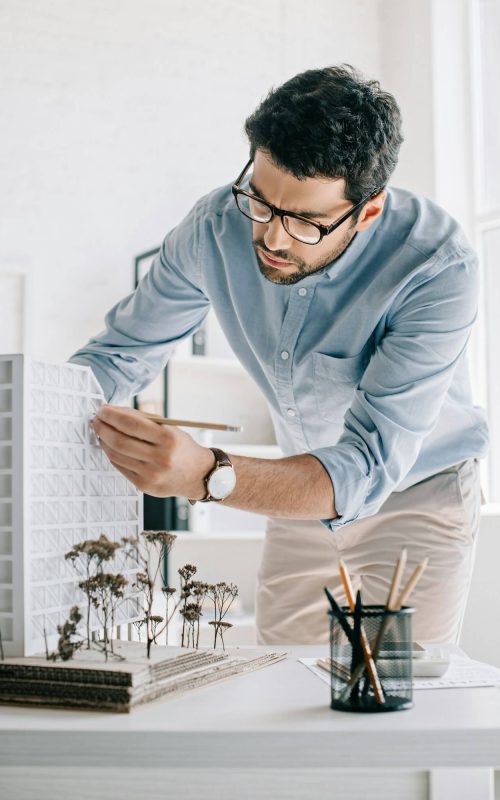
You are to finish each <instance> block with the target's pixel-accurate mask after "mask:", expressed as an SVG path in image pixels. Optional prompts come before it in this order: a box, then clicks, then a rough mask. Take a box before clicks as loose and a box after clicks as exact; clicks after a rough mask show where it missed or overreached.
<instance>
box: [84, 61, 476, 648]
mask: <svg viewBox="0 0 500 800" xmlns="http://www.w3.org/2000/svg"><path fill="white" fill-rule="evenodd" d="M246 132H247V135H248V138H249V141H250V160H249V162H248V163H247V164H246V165H245V167H244V169H243V170H242V171H241V173H240V175H239V177H238V178H237V180H236V181H235V184H234V185H233V186H225V187H223V188H221V189H217V190H215V191H214V192H212V193H211V194H209V195H207V196H206V197H204V198H202V199H201V200H200V201H199V202H198V203H197V204H196V205H195V207H194V208H193V210H192V211H191V213H190V214H189V215H188V216H187V218H186V219H185V220H184V221H183V222H181V223H180V225H179V226H178V227H177V228H175V229H174V230H173V231H171V232H170V233H169V234H168V235H167V237H166V239H165V240H164V242H163V245H162V248H161V252H160V254H159V256H158V258H157V259H156V260H155V262H154V264H153V266H152V268H151V270H150V271H149V273H148V275H147V276H146V277H145V278H144V279H143V281H142V282H141V284H140V286H139V288H138V289H137V290H136V292H135V293H134V294H132V295H130V296H129V297H127V298H125V299H124V300H122V301H121V302H120V303H118V305H117V306H115V307H114V308H113V309H112V310H111V311H110V312H109V314H108V315H107V317H106V326H107V327H106V330H105V331H104V332H103V333H101V334H100V335H99V336H98V337H96V338H95V339H93V340H91V341H90V342H89V343H88V345H87V346H86V347H84V348H83V349H82V350H80V351H78V353H76V354H75V356H74V357H73V361H75V362H77V363H81V364H88V365H90V366H91V367H92V369H93V370H94V372H95V374H96V376H97V378H98V380H99V381H100V383H101V385H102V387H103V390H104V392H105V395H106V397H107V399H108V401H111V402H113V403H116V402H120V401H123V400H125V399H126V398H127V397H128V396H129V395H130V394H133V393H137V392H138V391H140V389H141V388H143V387H144V386H145V385H147V384H148V382H150V381H151V380H152V378H153V377H154V375H155V374H156V373H157V372H158V370H159V369H160V368H161V367H163V365H164V364H165V362H166V361H167V358H168V355H169V354H170V352H171V351H172V348H173V346H174V345H175V343H176V342H177V341H179V339H181V338H182V337H184V336H188V335H190V334H192V333H193V332H194V331H195V330H196V329H197V328H198V327H199V326H200V325H201V324H202V322H203V320H204V318H205V316H206V314H207V311H208V308H209V306H210V305H212V306H213V308H214V310H215V313H216V315H217V317H218V319H219V322H220V324H221V326H222V328H223V330H224V332H225V334H226V336H227V338H228V340H229V342H230V343H231V346H232V348H233V350H234V352H235V353H236V355H237V357H238V358H239V359H240V361H241V362H242V364H243V365H244V366H245V367H246V369H247V370H248V372H249V373H250V375H251V376H252V377H253V378H254V379H255V380H256V382H257V383H258V384H259V386H260V388H261V389H262V391H263V393H264V394H265V396H266V398H267V400H268V402H269V406H270V409H271V413H272V416H273V420H274V424H275V428H276V434H277V439H278V443H279V444H280V446H281V448H282V450H283V453H284V457H283V458H280V459H277V460H262V459H253V458H244V457H240V456H232V455H228V454H224V453H220V452H215V453H214V452H213V451H211V450H210V449H208V448H204V447H202V446H200V445H199V444H197V443H196V442H195V441H194V440H193V439H192V438H191V437H190V436H189V435H188V434H187V433H185V432H184V431H181V430H179V429H177V428H172V427H166V426H164V427H160V426H158V425H156V424H155V423H153V422H151V421H149V420H147V419H145V418H142V417H141V416H140V415H139V414H138V413H137V412H134V411H132V410H131V409H126V408H113V407H111V406H105V407H104V408H103V409H102V411H101V412H100V413H99V415H98V417H97V419H96V420H95V423H94V426H95V430H96V432H97V434H98V435H99V437H100V439H101V444H102V447H103V449H104V451H105V452H106V453H107V455H108V456H109V458H110V460H111V462H112V463H113V464H114V465H115V466H116V467H117V468H118V469H119V470H120V471H121V472H122V473H123V474H124V475H126V477H127V478H129V479H130V480H131V481H132V482H133V483H135V484H136V485H137V486H138V487H139V488H140V489H142V490H144V491H145V492H147V493H149V494H153V495H157V496H171V495H174V496H175V495H177V496H185V497H188V498H190V499H192V500H198V501H202V500H212V501H217V500H218V501H220V502H223V503H224V505H228V506H234V507H236V508H241V509H245V510H249V511H254V512H258V513H261V514H267V515H269V517H270V521H269V525H268V530H267V536H266V543H265V548H264V556H263V562H262V566H261V569H260V573H259V580H258V589H257V626H258V631H259V641H260V642H262V643H278V642H303V643H312V642H320V641H325V640H326V638H327V625H326V622H325V620H326V617H325V610H326V606H325V600H324V595H323V586H325V585H328V586H330V587H332V588H333V590H334V592H335V594H336V595H337V597H338V599H339V601H344V602H345V598H343V595H342V591H341V583H340V579H339V577H338V569H337V566H338V560H339V557H341V556H342V557H343V558H344V559H345V560H346V562H347V563H348V565H349V568H350V571H351V573H352V578H353V583H354V586H355V589H357V588H358V587H361V589H362V592H363V601H364V603H383V602H384V600H385V598H386V596H387V591H388V587H389V583H390V579H391V574H392V569H393V565H394V562H395V560H396V558H397V557H398V556H399V554H400V551H401V549H402V547H403V546H407V548H408V568H407V569H408V572H409V570H410V569H411V568H413V567H414V566H415V564H417V563H418V562H420V561H422V560H423V558H424V557H426V556H428V557H429V566H428V568H427V570H426V572H425V574H424V577H423V578H422V580H421V582H420V584H419V586H418V588H417V590H416V591H415V592H414V594H413V596H412V603H413V604H414V605H415V606H416V607H417V611H418V613H417V615H416V620H415V623H416V624H415V635H416V637H417V638H421V639H425V640H427V641H430V640H434V641H439V640H440V641H454V640H456V638H457V636H458V632H459V627H460V622H461V619H462V616H463V611H464V604H465V599H466V595H467V590H468V584H469V579H470V573H471V568H472V554H473V544H474V540H475V536H476V533H477V528H478V512H479V502H480V500H479V494H480V490H479V478H478V468H477V459H478V458H480V457H482V456H483V455H484V453H485V448H486V439H487V431H486V423H485V420H484V416H483V413H482V412H481V410H479V409H478V408H476V407H474V406H473V405H472V400H471V394H470V388H469V379H468V372H467V366H466V360H465V358H466V357H465V348H466V344H467V341H468V338H469V334H470V330H471V326H472V324H473V322H474V318H475V316H476V305H477V293H478V269H477V264H476V259H475V257H474V254H473V252H472V251H471V249H470V247H469V245H468V244H467V242H466V241H465V239H464V237H463V235H462V233H461V231H460V229H459V227H458V225H457V224H456V222H455V221H454V220H453V219H451V218H450V217H449V216H448V215H447V214H446V213H445V212H444V211H443V210H441V209H440V208H438V207H437V206H436V205H434V204H433V203H431V202H430V201H428V200H425V199H424V198H421V197H417V196H415V195H412V194H411V193H409V192H406V191H402V190H398V189H392V188H391V189H388V188H387V183H388V180H389V178H390V175H391V173H392V171H393V169H394V167H395V165H396V162H397V156H398V152H399V147H400V144H401V142H402V137H401V131H400V113H399V109H398V107H397V104H396V102H395V100H394V98H393V97H392V96H391V95H390V94H387V93H386V92H383V91H382V90H381V88H380V86H379V84H378V83H377V82H375V81H367V80H365V79H363V78H362V77H361V76H360V75H359V74H358V73H357V72H356V71H355V70H354V69H352V68H350V67H345V66H343V67H332V68H326V69H318V70H310V71H308V72H305V73H303V74H301V75H297V76H296V77H295V78H293V79H291V80H290V81H288V82H287V83H285V84H284V85H283V86H281V87H279V88H278V89H276V90H275V91H272V92H271V93H270V94H269V96H268V97H267V98H266V99H265V100H264V101H263V102H262V104H261V105H260V106H259V108H258V109H257V110H256V111H255V113H254V114H253V115H252V116H250V117H249V119H248V120H247V121H246Z"/></svg>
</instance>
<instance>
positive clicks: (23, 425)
mask: <svg viewBox="0 0 500 800" xmlns="http://www.w3.org/2000/svg"><path fill="white" fill-rule="evenodd" d="M102 400H103V398H102V394H101V390H100V387H99V385H98V384H97V382H96V381H95V378H94V377H93V375H92V372H91V370H90V369H88V368H86V367H79V366H76V365H70V364H64V365H62V366H59V365H55V364H47V363H43V362H40V361H35V360H31V359H29V358H27V357H26V356H21V355H14V356H8V355H6V356H0V629H1V632H2V640H3V646H4V650H5V653H6V655H31V654H32V653H35V652H39V651H41V650H43V649H44V638H43V634H44V627H45V629H46V631H47V634H48V636H49V645H50V646H54V644H55V642H56V640H57V634H56V631H57V625H58V624H61V623H62V622H64V620H65V619H66V618H67V616H68V611H69V609H70V607H71V606H72V605H74V604H75V603H77V604H79V605H80V608H81V609H83V608H84V602H85V600H84V596H83V594H82V592H81V590H80V589H79V587H78V580H79V579H78V577H77V576H76V574H75V571H74V569H73V568H72V566H71V564H70V563H69V562H67V561H65V559H64V554H65V553H66V552H68V550H70V549H71V547H72V546H73V545H74V544H75V543H77V542H80V541H83V540H84V539H88V538H98V537H99V536H100V534H101V533H105V534H106V535H107V536H108V538H110V539H113V540H118V539H119V538H120V537H121V536H125V535H127V536H131V535H132V536H133V535H137V534H138V533H139V529H140V518H141V498H140V495H139V493H138V491H137V489H136V488H135V487H134V486H133V485H132V484H131V483H130V482H129V481H127V480H126V479H125V478H124V477H123V476H122V475H120V473H118V472H117V471H116V470H115V469H114V468H113V467H112V465H111V464H110V463H109V461H108V460H107V458H106V456H105V455H104V453H103V452H102V451H101V450H100V448H99V447H98V446H97V444H96V443H95V442H94V441H93V437H92V432H91V431H90V428H89V425H88V420H89V419H90V418H91V417H92V416H93V415H94V414H95V411H96V409H97V408H98V407H99V405H100V403H101V402H102ZM115 568H116V569H119V570H120V571H121V572H122V573H124V574H125V575H126V576H127V577H129V580H130V577H131V576H132V575H133V573H132V572H131V565H130V564H126V563H123V562H121V561H120V560H119V559H116V560H115V562H114V563H113V571H114V570H115ZM130 583H131V581H130ZM139 614H140V608H139V603H138V599H137V597H135V596H134V595H133V592H132V590H130V592H129V596H128V598H127V600H126V601H125V602H124V603H123V604H122V605H121V607H120V610H119V612H118V616H117V623H118V624H122V623H124V622H127V621H130V620H132V619H136V618H137V617H138V615H139ZM92 623H93V628H98V627H100V626H99V622H98V620H97V619H96V618H95V617H93V618H92Z"/></svg>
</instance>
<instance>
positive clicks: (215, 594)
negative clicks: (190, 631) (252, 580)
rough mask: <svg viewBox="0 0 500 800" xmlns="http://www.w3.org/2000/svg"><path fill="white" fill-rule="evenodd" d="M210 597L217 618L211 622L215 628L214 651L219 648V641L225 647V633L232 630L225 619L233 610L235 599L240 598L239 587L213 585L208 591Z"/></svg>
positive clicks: (224, 584) (222, 583)
mask: <svg viewBox="0 0 500 800" xmlns="http://www.w3.org/2000/svg"><path fill="white" fill-rule="evenodd" d="M207 594H208V597H209V598H210V599H211V601H212V602H213V604H214V615H215V618H214V619H213V620H212V621H211V622H209V625H212V626H213V628H214V649H215V648H216V647H217V639H218V638H220V641H221V645H222V648H223V649H224V650H225V646H224V632H225V631H226V630H228V629H229V628H232V625H231V623H230V622H225V621H224V617H225V616H226V614H227V612H228V611H229V609H230V608H231V606H232V604H233V602H234V599H235V597H237V596H238V587H237V586H235V584H234V583H229V584H228V583H225V582H223V581H221V582H220V583H216V584H211V585H210V586H209V587H208V591H207Z"/></svg>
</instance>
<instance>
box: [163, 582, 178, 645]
mask: <svg viewBox="0 0 500 800" xmlns="http://www.w3.org/2000/svg"><path fill="white" fill-rule="evenodd" d="M161 591H162V594H163V597H164V598H165V620H166V622H165V644H166V645H168V622H169V619H170V617H169V614H168V604H169V600H170V598H171V597H172V595H174V594H175V591H176V590H175V589H173V588H172V587H171V586H163V587H162V590H161Z"/></svg>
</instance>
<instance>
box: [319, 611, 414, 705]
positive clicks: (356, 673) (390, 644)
mask: <svg viewBox="0 0 500 800" xmlns="http://www.w3.org/2000/svg"><path fill="white" fill-rule="evenodd" d="M339 611H341V613H342V615H343V619H341V620H339V617H338V615H337V614H334V613H332V611H329V612H328V615H329V617H330V673H331V707H332V708H335V709H339V710H341V711H360V712H372V711H402V710H403V709H406V708H411V707H412V705H413V700H412V698H413V691H412V634H411V620H412V615H413V613H414V612H415V609H414V608H402V609H401V610H400V611H386V610H385V608H384V606H364V607H363V608H362V610H361V613H358V614H354V613H353V612H351V611H350V609H349V608H346V607H343V608H342V609H339ZM370 654H371V656H372V658H371V660H370Z"/></svg>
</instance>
